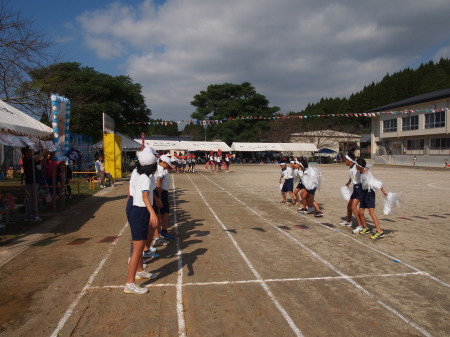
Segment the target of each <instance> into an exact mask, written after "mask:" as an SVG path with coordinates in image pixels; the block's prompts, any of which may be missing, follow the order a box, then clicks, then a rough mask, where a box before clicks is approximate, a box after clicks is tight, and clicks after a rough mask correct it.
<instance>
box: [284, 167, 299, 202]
mask: <svg viewBox="0 0 450 337" xmlns="http://www.w3.org/2000/svg"><path fill="white" fill-rule="evenodd" d="M280 167H281V176H280V184H281V182H282V181H283V179H284V182H283V185H282V187H281V196H282V197H283V199H282V200H281V203H283V204H284V203H286V201H287V200H286V192H289V195H290V196H291V205H295V198H294V193H293V192H292V191H293V189H294V179H293V176H292V169H291V168H290V167H286V163H281V164H280Z"/></svg>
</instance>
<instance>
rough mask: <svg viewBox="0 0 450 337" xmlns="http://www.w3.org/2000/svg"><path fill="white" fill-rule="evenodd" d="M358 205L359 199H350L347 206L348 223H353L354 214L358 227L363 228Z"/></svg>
mask: <svg viewBox="0 0 450 337" xmlns="http://www.w3.org/2000/svg"><path fill="white" fill-rule="evenodd" d="M358 204H359V200H358V199H350V200H349V202H348V204H347V222H351V221H352V214H353V215H354V216H355V218H356V222H357V224H358V226H361V220H360V218H359V213H358Z"/></svg>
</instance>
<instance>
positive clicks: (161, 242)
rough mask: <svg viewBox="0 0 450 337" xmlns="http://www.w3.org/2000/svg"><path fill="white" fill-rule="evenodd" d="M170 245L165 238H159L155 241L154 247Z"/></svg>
mask: <svg viewBox="0 0 450 337" xmlns="http://www.w3.org/2000/svg"><path fill="white" fill-rule="evenodd" d="M168 244H169V241H168V240H166V239H164V238H157V239H155V242H154V243H153V246H154V247H158V246H167V245H168Z"/></svg>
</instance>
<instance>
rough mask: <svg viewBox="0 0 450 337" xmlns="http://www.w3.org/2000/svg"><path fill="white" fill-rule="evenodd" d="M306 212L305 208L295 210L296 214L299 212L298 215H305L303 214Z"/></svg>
mask: <svg viewBox="0 0 450 337" xmlns="http://www.w3.org/2000/svg"><path fill="white" fill-rule="evenodd" d="M307 211H308V210H307V209H306V208H303V207H302V208H299V209H298V210H297V212H300V213H305V212H307Z"/></svg>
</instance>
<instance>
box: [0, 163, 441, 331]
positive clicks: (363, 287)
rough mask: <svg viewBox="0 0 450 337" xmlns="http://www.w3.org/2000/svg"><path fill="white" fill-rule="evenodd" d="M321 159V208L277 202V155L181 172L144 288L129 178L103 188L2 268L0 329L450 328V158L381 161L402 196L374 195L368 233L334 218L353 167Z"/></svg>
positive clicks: (380, 171)
mask: <svg viewBox="0 0 450 337" xmlns="http://www.w3.org/2000/svg"><path fill="white" fill-rule="evenodd" d="M319 168H320V169H321V170H322V173H323V176H324V182H323V184H322V189H321V191H319V192H317V197H316V199H317V201H318V202H319V203H320V205H321V206H322V207H323V211H324V213H325V216H324V217H323V218H314V217H313V215H300V214H298V213H297V212H296V209H297V207H290V206H288V205H286V204H280V203H279V201H280V200H281V198H280V193H279V185H278V177H279V168H278V166H276V165H235V166H232V171H231V172H230V173H228V174H226V173H224V172H219V173H212V172H209V171H206V170H204V169H203V167H198V172H196V173H193V174H173V175H172V177H173V182H174V187H175V189H174V190H172V191H171V192H170V193H171V194H170V196H171V202H172V205H173V206H174V207H173V208H172V210H173V212H172V215H171V224H174V225H175V226H174V227H173V228H172V232H173V233H175V234H176V235H177V239H176V240H175V241H173V242H171V244H170V245H168V246H166V247H159V248H158V251H159V253H160V254H161V256H160V258H159V259H157V260H150V261H149V262H148V263H149V264H148V267H147V270H149V271H154V272H157V273H158V277H157V278H156V279H155V280H152V281H146V282H143V284H144V285H146V286H148V287H149V290H150V291H149V293H148V294H146V295H142V296H138V295H128V294H124V293H123V285H124V282H125V280H126V272H127V259H128V254H129V238H130V232H129V228H128V227H127V224H126V217H125V203H126V195H127V186H128V184H127V182H125V181H123V182H120V183H119V186H117V187H115V188H114V189H112V188H109V189H105V190H102V191H101V192H99V193H98V194H97V195H95V196H94V197H92V198H89V199H88V200H85V201H83V202H82V203H80V204H79V205H77V206H76V207H73V208H71V209H70V210H68V211H66V212H65V213H64V215H62V216H61V217H60V220H61V224H60V225H58V226H57V227H56V229H55V230H54V231H53V232H52V233H49V234H48V235H46V236H45V238H44V239H43V240H41V241H39V242H37V243H35V244H33V245H31V246H30V247H29V248H28V249H26V250H24V251H23V252H22V253H21V254H20V255H18V256H16V257H15V258H14V259H12V260H10V261H9V262H8V263H6V264H4V265H3V266H1V267H0V336H174V337H175V336H189V337H192V336H195V337H198V336H201V337H204V336H255V337H256V336H258V337H261V336H380V337H381V336H383V337H384V336H449V335H450V264H449V262H448V261H449V259H450V245H449V239H450V209H449V205H450V202H449V200H450V179H449V178H450V169H449V170H448V171H447V170H444V169H442V170H438V169H421V168H411V167H382V166H376V167H373V168H372V172H373V174H374V175H375V176H376V177H377V178H379V179H380V180H382V181H383V182H384V183H385V189H386V190H387V191H392V192H398V193H401V196H402V204H401V207H400V208H398V209H397V210H396V212H395V214H393V215H389V216H385V215H383V214H382V199H383V198H382V196H381V194H379V193H378V194H377V211H378V215H379V217H380V222H381V226H382V228H383V229H384V230H385V233H386V234H385V237H384V238H383V239H380V240H377V241H372V240H370V238H369V235H359V234H352V232H351V229H350V228H343V227H340V226H339V225H338V224H339V222H341V221H342V217H343V216H344V215H345V207H346V202H345V201H344V200H343V199H342V197H341V196H340V191H339V188H340V186H341V185H343V184H344V183H345V182H346V181H347V179H348V172H347V169H346V167H345V166H344V165H321V166H319ZM369 224H370V225H372V223H371V222H369ZM2 249H3V247H2ZM138 282H140V281H138Z"/></svg>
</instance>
